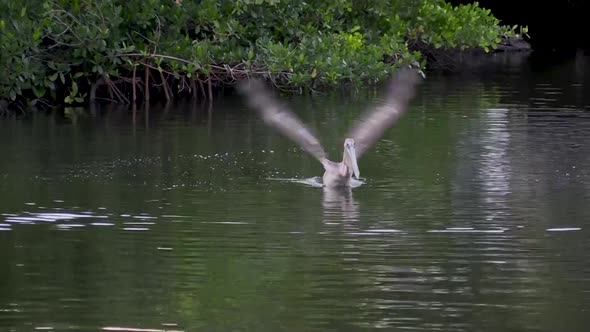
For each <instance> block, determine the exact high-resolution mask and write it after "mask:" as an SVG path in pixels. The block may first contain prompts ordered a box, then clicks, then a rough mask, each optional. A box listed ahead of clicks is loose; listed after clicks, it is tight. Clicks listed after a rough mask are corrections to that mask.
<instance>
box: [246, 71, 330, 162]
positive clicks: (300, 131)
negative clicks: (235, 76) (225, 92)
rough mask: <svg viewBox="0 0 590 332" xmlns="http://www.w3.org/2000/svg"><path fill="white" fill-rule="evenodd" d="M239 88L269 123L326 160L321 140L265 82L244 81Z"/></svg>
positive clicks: (250, 104)
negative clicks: (279, 99) (269, 89)
mask: <svg viewBox="0 0 590 332" xmlns="http://www.w3.org/2000/svg"><path fill="white" fill-rule="evenodd" d="M238 90H239V91H240V92H241V93H242V94H243V95H244V97H245V98H246V100H247V101H248V105H249V106H250V107H252V108H254V109H255V110H257V111H258V113H260V115H261V116H262V119H263V120H264V122H265V123H266V124H267V125H269V126H271V127H273V128H275V129H276V130H278V131H279V132H280V133H281V134H283V135H285V136H287V137H289V138H290V139H291V140H293V141H294V142H295V143H297V144H299V145H300V146H301V147H302V148H303V149H304V150H305V151H307V152H309V153H310V154H311V155H313V156H314V157H316V158H317V159H318V160H319V161H320V162H321V163H322V164H323V163H324V162H325V161H326V152H325V151H324V148H323V147H322V145H321V144H320V142H319V140H318V139H317V138H316V137H315V136H314V135H313V134H312V133H311V131H310V130H309V129H308V128H307V127H305V125H303V123H301V121H300V120H299V119H298V118H297V117H296V116H295V114H293V113H291V112H290V111H289V110H288V109H287V107H286V106H284V105H282V104H281V103H279V101H278V100H276V99H275V98H274V97H273V96H272V95H271V92H270V91H268V89H267V88H266V87H265V86H264V83H262V82H261V81H258V80H249V81H243V82H240V83H239V85H238Z"/></svg>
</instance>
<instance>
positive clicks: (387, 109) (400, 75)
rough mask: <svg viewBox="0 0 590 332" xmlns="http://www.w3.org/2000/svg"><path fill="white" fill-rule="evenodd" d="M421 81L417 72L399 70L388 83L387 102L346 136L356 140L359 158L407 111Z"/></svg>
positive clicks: (376, 108) (369, 114) (404, 69)
mask: <svg viewBox="0 0 590 332" xmlns="http://www.w3.org/2000/svg"><path fill="white" fill-rule="evenodd" d="M421 79H422V76H421V75H420V74H419V73H418V71H417V70H414V69H409V68H402V69H400V70H398V72H397V73H396V74H395V76H394V77H393V78H392V80H391V81H390V82H389V83H388V86H387V91H386V97H385V102H384V103H382V104H380V105H378V106H377V107H375V108H374V109H373V110H372V111H370V112H367V113H366V114H364V115H363V116H362V118H361V119H359V121H358V122H357V123H356V124H355V125H354V127H353V128H352V129H351V130H350V132H349V135H348V136H346V137H350V138H353V139H354V142H355V147H356V157H357V158H360V157H361V155H362V154H363V153H365V152H366V151H367V150H368V149H369V148H370V147H371V146H373V145H374V144H375V143H376V142H377V141H378V140H379V138H381V136H382V135H383V133H384V132H385V130H387V129H388V128H389V127H391V126H393V125H394V124H395V123H396V122H397V120H398V119H399V118H400V116H401V115H402V114H404V113H405V112H406V111H407V109H408V104H409V103H410V100H411V99H412V98H413V97H414V94H415V92H416V86H417V85H418V83H419V82H420V81H421Z"/></svg>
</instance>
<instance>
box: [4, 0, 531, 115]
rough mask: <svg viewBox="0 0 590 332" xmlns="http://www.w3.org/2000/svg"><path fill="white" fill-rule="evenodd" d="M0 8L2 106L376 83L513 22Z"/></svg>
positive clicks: (11, 4)
mask: <svg viewBox="0 0 590 332" xmlns="http://www.w3.org/2000/svg"><path fill="white" fill-rule="evenodd" d="M0 7H3V8H0V12H1V13H2V16H0V17H1V19H0V30H2V32H3V33H1V34H0V45H3V53H4V54H3V57H2V59H1V60H0V69H2V71H3V72H5V73H7V74H6V75H5V76H4V77H2V78H0V100H1V101H0V109H2V110H9V109H10V110H24V109H27V108H29V107H33V106H36V107H52V106H56V105H83V104H87V103H89V102H95V101H106V102H116V103H121V104H133V103H139V102H149V101H153V100H167V101H170V100H173V99H178V98H184V97H191V98H199V99H203V98H205V99H210V98H211V97H212V95H213V91H214V90H215V89H220V88H225V87H229V86H232V85H233V84H234V83H235V82H236V80H238V79H241V78H244V77H252V76H255V77H260V78H264V79H266V80H268V81H270V82H272V84H274V85H275V86H277V87H279V88H281V89H288V90H291V91H309V90H319V89H326V88H329V87H332V86H337V85H340V84H343V83H349V84H367V83H376V82H379V81H382V80H384V79H386V78H387V77H389V76H390V75H391V73H392V72H393V71H395V70H396V68H398V67H399V66H402V65H408V64H411V65H413V66H416V67H420V68H422V69H426V68H428V67H429V66H430V65H432V64H434V63H435V61H436V60H437V58H436V57H431V56H429V54H435V53H440V54H445V52H448V50H458V51H460V52H463V51H465V50H470V49H481V50H484V51H485V52H489V51H492V50H494V49H496V48H497V47H498V45H499V43H501V41H502V39H503V38H506V37H508V38H510V37H513V36H515V35H516V32H517V29H519V28H518V27H515V26H514V27H507V26H502V25H500V22H499V21H498V20H497V19H496V18H495V17H494V16H493V15H492V13H491V12H490V11H489V10H485V9H482V8H480V7H478V6H477V5H461V6H456V7H453V6H451V5H449V4H448V3H446V2H445V1H442V0H428V1H426V0H424V1H418V2H416V1H409V0H382V1H376V2H371V3H370V4H369V3H362V2H358V1H352V0H334V1H328V2H323V3H322V4H321V5H314V6H311V5H309V4H307V3H301V2H297V1H285V2H278V1H275V0H260V1H238V2H226V1H220V0H215V1H214V0H203V1H201V2H199V3H198V4H195V3H193V2H182V1H157V0H148V1H139V0H129V1H126V2H124V3H121V2H119V1H115V0H105V1H101V2H100V3H96V2H93V1H90V0H81V1H76V2H73V3H70V2H69V1H45V0H36V1H32V2H30V3H29V4H27V5H22V4H21V3H20V2H16V1H8V2H4V3H3V4H1V5H0ZM524 32H526V30H525V31H524ZM416 45H420V47H419V48H418V47H415V46H416ZM453 52H454V51H453ZM433 60H434V61H433Z"/></svg>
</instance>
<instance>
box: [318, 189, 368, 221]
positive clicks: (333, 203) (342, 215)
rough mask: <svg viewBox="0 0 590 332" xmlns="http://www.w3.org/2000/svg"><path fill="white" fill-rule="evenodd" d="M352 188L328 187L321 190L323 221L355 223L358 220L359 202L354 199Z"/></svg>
mask: <svg viewBox="0 0 590 332" xmlns="http://www.w3.org/2000/svg"><path fill="white" fill-rule="evenodd" d="M352 191H353V189H352V188H350V187H346V188H328V187H324V188H323V190H322V207H323V210H322V211H323V216H324V222H325V223H356V222H357V221H359V216H360V211H359V204H358V202H357V201H356V200H355V199H354V197H353V193H352Z"/></svg>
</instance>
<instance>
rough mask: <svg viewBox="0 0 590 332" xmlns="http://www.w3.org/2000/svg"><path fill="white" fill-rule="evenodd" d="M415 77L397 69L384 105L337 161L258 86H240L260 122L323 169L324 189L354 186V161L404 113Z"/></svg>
mask: <svg viewBox="0 0 590 332" xmlns="http://www.w3.org/2000/svg"><path fill="white" fill-rule="evenodd" d="M418 78H419V75H418V73H417V72H416V71H413V70H407V69H406V70H401V71H399V72H398V73H397V75H396V76H395V77H394V78H393V79H392V81H391V82H390V84H389V89H388V91H387V92H388V94H387V96H386V100H385V103H383V104H382V105H380V106H379V107H377V108H376V109H375V110H373V111H372V112H370V113H368V114H367V115H366V116H365V117H364V119H362V120H361V121H359V122H358V123H357V125H356V126H355V127H354V128H353V129H352V131H351V132H350V134H349V136H348V138H346V139H345V140H344V152H343V157H342V161H341V162H334V161H331V160H328V158H327V157H326V153H325V152H324V149H323V148H322V146H321V144H320V143H319V141H318V140H317V139H316V138H315V136H314V135H313V134H312V133H311V132H310V131H309V129H308V128H306V127H305V126H304V125H303V124H302V123H301V122H300V121H299V120H298V119H297V118H296V117H295V115H294V114H292V113H291V112H289V111H288V110H287V109H286V108H285V107H283V106H282V105H280V104H279V103H278V102H277V101H276V100H275V99H274V98H272V97H271V95H270V94H269V93H268V92H267V91H266V89H264V86H263V85H262V83H260V82H258V81H251V82H249V83H246V84H242V85H241V86H240V90H241V92H242V93H243V94H244V95H245V96H246V97H247V98H248V99H247V100H248V102H249V105H250V106H251V107H253V108H254V109H256V110H258V111H259V113H260V114H261V116H262V119H263V120H264V121H265V122H266V123H267V124H268V125H270V126H272V127H274V128H275V129H277V130H279V131H280V132H281V133H282V134H284V135H285V136H287V137H289V138H290V139H292V140H293V141H295V142H296V143H298V144H299V145H301V147H303V149H305V150H306V151H307V152H308V153H310V154H311V155H313V156H314V157H315V158H316V159H318V161H319V162H320V163H321V164H322V165H323V166H324V175H323V177H322V182H323V186H324V187H328V188H337V187H356V186H358V184H359V183H360V182H359V180H358V179H359V176H360V172H359V167H358V164H357V158H360V156H361V155H362V154H363V153H364V152H366V151H367V149H368V148H369V147H370V146H371V145H373V144H375V143H376V142H377V140H378V139H379V138H380V137H381V135H382V134H383V133H384V132H385V130H386V129H387V128H389V127H390V126H392V125H393V124H394V123H395V122H396V121H397V120H398V119H399V117H400V116H401V115H402V114H403V113H404V112H405V111H406V110H407V108H408V104H409V101H410V99H411V98H412V97H413V96H414V91H415V86H416V85H417V83H418V82H419V79H418Z"/></svg>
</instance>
